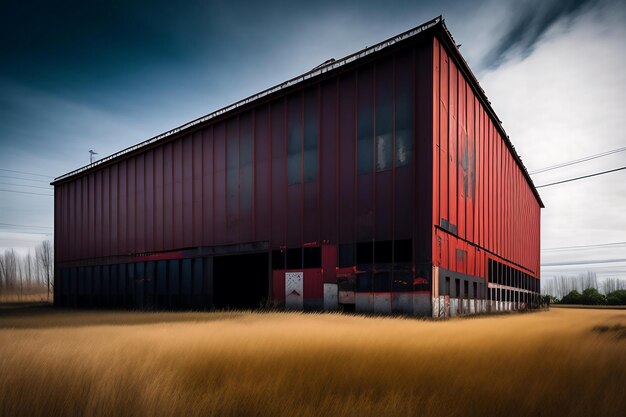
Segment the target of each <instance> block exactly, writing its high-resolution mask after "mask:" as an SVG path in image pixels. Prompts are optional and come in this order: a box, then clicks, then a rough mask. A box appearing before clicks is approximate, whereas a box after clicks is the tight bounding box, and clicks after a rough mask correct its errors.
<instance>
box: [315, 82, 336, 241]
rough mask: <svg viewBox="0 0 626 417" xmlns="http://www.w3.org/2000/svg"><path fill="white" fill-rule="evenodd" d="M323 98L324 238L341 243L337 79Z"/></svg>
mask: <svg viewBox="0 0 626 417" xmlns="http://www.w3.org/2000/svg"><path fill="white" fill-rule="evenodd" d="M320 94H321V99H320V127H321V128H320V146H319V156H320V162H319V164H320V170H319V171H320V173H319V174H320V187H319V189H320V192H319V205H320V208H321V212H320V217H321V220H320V221H321V226H320V228H321V234H322V239H324V240H327V241H329V242H332V243H337V240H338V230H337V210H338V201H337V198H338V182H339V179H338V177H337V175H338V173H337V170H338V154H337V153H338V149H339V144H338V137H337V123H338V117H337V116H338V101H337V94H338V92H337V81H336V79H333V80H331V81H329V82H327V83H324V84H322V86H321V90H320Z"/></svg>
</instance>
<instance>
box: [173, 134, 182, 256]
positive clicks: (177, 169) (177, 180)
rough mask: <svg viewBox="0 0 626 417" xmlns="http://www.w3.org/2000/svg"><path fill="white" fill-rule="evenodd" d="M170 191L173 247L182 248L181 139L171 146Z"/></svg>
mask: <svg viewBox="0 0 626 417" xmlns="http://www.w3.org/2000/svg"><path fill="white" fill-rule="evenodd" d="M172 148H173V149H172V171H173V173H172V175H173V182H172V190H173V196H172V198H173V200H174V201H173V206H174V209H173V213H172V216H173V225H174V230H173V238H174V240H173V243H172V245H173V247H175V248H182V247H184V244H185V241H184V237H185V225H184V221H183V220H184V217H185V212H184V210H183V189H184V188H183V166H184V165H185V163H184V160H183V138H181V139H177V140H175V141H174V143H173V144H172Z"/></svg>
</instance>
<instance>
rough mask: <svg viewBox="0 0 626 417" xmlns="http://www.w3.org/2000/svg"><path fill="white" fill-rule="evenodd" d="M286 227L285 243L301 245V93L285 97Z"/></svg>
mask: <svg viewBox="0 0 626 417" xmlns="http://www.w3.org/2000/svg"><path fill="white" fill-rule="evenodd" d="M286 126H287V181H288V186H287V229H286V231H285V232H286V244H287V246H289V247H298V246H302V220H303V219H302V210H303V208H302V206H303V186H302V93H301V92H300V93H296V94H293V95H291V96H289V97H288V98H287V120H286Z"/></svg>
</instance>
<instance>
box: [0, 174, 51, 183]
mask: <svg viewBox="0 0 626 417" xmlns="http://www.w3.org/2000/svg"><path fill="white" fill-rule="evenodd" d="M0 178H11V179H14V180H22V181H35V182H43V183H44V184H50V181H44V180H36V179H33V178H21V177H13V176H11V175H0Z"/></svg>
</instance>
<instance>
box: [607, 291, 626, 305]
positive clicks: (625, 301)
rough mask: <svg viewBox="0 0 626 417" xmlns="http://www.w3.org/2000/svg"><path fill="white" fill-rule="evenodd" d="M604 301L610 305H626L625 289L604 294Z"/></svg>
mask: <svg viewBox="0 0 626 417" xmlns="http://www.w3.org/2000/svg"><path fill="white" fill-rule="evenodd" d="M606 303H607V304H608V305H612V306H623V305H626V290H617V291H612V292H610V293H608V294H607V295H606Z"/></svg>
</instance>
